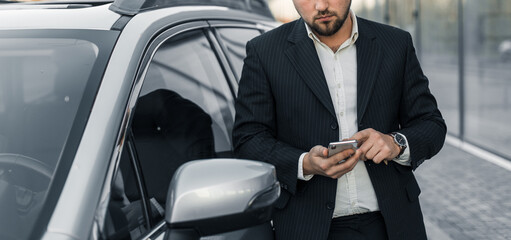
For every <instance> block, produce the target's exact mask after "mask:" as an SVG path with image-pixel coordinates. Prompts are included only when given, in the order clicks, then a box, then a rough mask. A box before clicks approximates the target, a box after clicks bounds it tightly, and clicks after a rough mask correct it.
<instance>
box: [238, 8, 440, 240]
mask: <svg viewBox="0 0 511 240" xmlns="http://www.w3.org/2000/svg"><path fill="white" fill-rule="evenodd" d="M293 2H294V4H295V7H296V9H297V10H298V12H299V14H300V16H301V18H300V19H299V20H297V21H294V22H291V23H288V24H284V25H282V26H281V27H279V28H277V29H274V30H272V31H270V32H268V33H265V34H263V35H261V36H259V37H257V38H255V39H253V40H251V41H249V42H248V43H247V57H246V59H245V64H244V67H243V73H242V77H241V81H240V86H239V92H238V99H237V101H236V112H237V113H236V122H235V125H234V130H233V142H234V146H235V152H236V153H237V154H238V155H239V157H242V158H249V159H256V160H261V161H265V162H269V163H272V164H273V165H275V167H276V170H277V177H278V179H279V181H280V184H281V188H282V194H281V196H280V198H279V199H278V201H277V203H276V206H275V207H276V211H275V213H274V218H273V226H274V228H275V235H276V238H277V239H293V240H295V239H426V233H425V228H424V222H423V218H422V213H421V209H420V205H419V201H418V196H419V193H420V189H419V186H418V185H417V182H416V180H415V177H414V175H413V173H412V170H414V169H416V168H417V167H418V166H419V165H420V164H421V163H422V162H423V161H424V160H425V159H429V158H431V157H432V156H433V155H435V154H436V153H438V151H440V149H441V147H442V146H443V143H444V139H445V134H446V126H445V123H444V120H443V119H442V116H441V114H440V112H439V110H438V108H437V104H436V100H435V98H434V97H433V95H432V94H431V93H430V90H429V88H428V79H427V78H426V77H425V76H424V74H423V72H422V70H421V67H420V65H419V62H418V60H417V57H416V55H415V50H414V47H413V44H412V40H411V36H410V34H409V33H407V32H404V31H402V30H399V29H397V28H393V27H390V26H385V25H382V24H379V23H375V22H371V21H368V20H365V19H362V18H357V17H356V16H355V14H354V12H353V11H351V10H350V6H351V1H350V0H293ZM347 138H350V139H356V140H358V142H359V146H358V147H359V148H358V149H357V150H356V151H354V150H346V151H343V152H340V153H338V154H336V155H333V156H332V157H327V156H328V149H327V148H325V147H324V146H327V145H328V143H329V142H335V141H339V140H341V139H347ZM344 160H345V161H344Z"/></svg>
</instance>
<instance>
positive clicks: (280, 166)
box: [233, 41, 304, 194]
mask: <svg viewBox="0 0 511 240" xmlns="http://www.w3.org/2000/svg"><path fill="white" fill-rule="evenodd" d="M246 49H247V57H246V58H245V62H244V66H243V72H242V76H241V80H240V86H239V91H238V97H237V100H236V121H235V124H234V128H233V145H234V151H235V153H236V154H237V156H238V157H240V158H246V159H254V160H260V161H264V162H268V163H271V164H273V165H275V167H276V169H277V177H278V179H279V181H280V183H281V186H282V188H283V189H285V190H287V191H288V192H290V193H291V194H294V193H295V192H296V184H297V173H298V159H299V157H300V155H301V154H302V153H303V152H304V151H303V150H300V149H297V148H294V147H291V146H289V145H288V144H286V143H283V142H281V141H279V140H277V139H276V138H275V136H276V132H277V124H276V111H275V104H274V97H273V94H272V89H271V85H270V83H269V81H268V78H267V76H266V74H265V71H264V66H263V64H261V62H260V59H259V57H258V54H257V50H256V48H255V47H254V44H253V42H252V41H249V42H248V43H247V47H246Z"/></svg>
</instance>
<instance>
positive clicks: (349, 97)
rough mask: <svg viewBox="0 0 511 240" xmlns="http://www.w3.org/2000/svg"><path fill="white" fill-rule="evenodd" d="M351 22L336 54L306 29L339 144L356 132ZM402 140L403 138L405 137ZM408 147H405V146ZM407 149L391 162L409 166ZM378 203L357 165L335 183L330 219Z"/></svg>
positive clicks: (374, 208)
mask: <svg viewBox="0 0 511 240" xmlns="http://www.w3.org/2000/svg"><path fill="white" fill-rule="evenodd" d="M350 15H351V19H352V22H353V26H352V31H351V37H350V38H348V39H347V40H346V41H345V42H343V43H342V44H341V46H340V47H339V48H338V49H337V51H336V52H333V51H332V50H331V49H330V48H329V47H328V46H327V45H326V44H324V43H322V42H321V41H320V40H319V38H317V36H316V35H315V34H314V33H313V32H312V31H311V29H310V28H309V26H308V25H307V24H305V27H306V28H307V33H308V36H309V37H310V38H311V39H312V40H313V41H314V46H315V48H316V52H317V54H318V57H319V61H320V62H321V67H322V68H323V73H324V74H325V78H326V81H327V85H328V90H329V91H330V96H331V97H332V102H333V105H334V109H335V114H336V117H337V122H338V125H339V140H342V139H345V138H350V137H351V136H353V134H355V133H356V132H358V124H357V51H356V45H355V42H356V41H357V39H358V24H357V18H356V16H355V13H354V12H353V11H350ZM405 139H406V137H405ZM407 145H408V143H407ZM305 154H306V153H303V154H302V155H301V156H300V159H299V162H298V179H301V180H306V181H308V180H310V179H311V178H312V177H313V175H307V176H304V175H303V157H304V156H305ZM409 156H410V149H409V147H408V146H407V148H406V149H405V152H404V153H403V154H402V155H401V156H400V158H399V159H394V161H396V162H398V163H399V164H402V165H407V166H410V157H409ZM378 210H379V207H378V202H377V199H376V194H375V192H374V187H373V184H372V183H371V179H370V178H369V174H368V173H367V169H366V166H365V164H364V162H363V161H358V162H357V164H356V165H355V168H353V170H352V171H350V172H348V173H346V174H344V175H343V176H342V177H340V178H339V179H338V183H337V195H336V201H335V209H334V214H333V216H332V217H340V216H347V215H353V214H360V213H365V212H373V211H378Z"/></svg>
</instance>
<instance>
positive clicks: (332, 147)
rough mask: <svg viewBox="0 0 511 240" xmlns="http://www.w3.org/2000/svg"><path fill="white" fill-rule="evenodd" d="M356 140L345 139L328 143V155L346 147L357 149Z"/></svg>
mask: <svg viewBox="0 0 511 240" xmlns="http://www.w3.org/2000/svg"><path fill="white" fill-rule="evenodd" d="M357 145H358V142H357V140H345V141H340V142H331V143H330V144H328V157H331V156H333V155H335V154H336V153H339V152H342V151H344V150H347V149H350V148H351V149H353V150H357Z"/></svg>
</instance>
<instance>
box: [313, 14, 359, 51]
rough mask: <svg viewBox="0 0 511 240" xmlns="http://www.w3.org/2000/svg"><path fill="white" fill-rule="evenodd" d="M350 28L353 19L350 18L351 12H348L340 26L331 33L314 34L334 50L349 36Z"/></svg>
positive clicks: (351, 27)
mask: <svg viewBox="0 0 511 240" xmlns="http://www.w3.org/2000/svg"><path fill="white" fill-rule="evenodd" d="M352 29H353V21H352V19H351V13H349V14H348V17H347V18H346V21H344V24H343V25H342V27H341V28H340V29H339V31H337V32H336V33H334V34H333V35H331V36H321V35H318V34H317V33H315V34H316V36H317V37H318V38H319V40H321V42H323V43H324V44H326V45H327V46H328V47H329V48H330V49H332V51H333V52H336V51H337V49H338V48H339V47H340V46H341V44H342V43H343V42H345V41H346V40H347V39H348V38H349V37H350V36H351V31H352Z"/></svg>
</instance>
